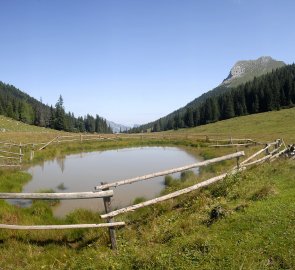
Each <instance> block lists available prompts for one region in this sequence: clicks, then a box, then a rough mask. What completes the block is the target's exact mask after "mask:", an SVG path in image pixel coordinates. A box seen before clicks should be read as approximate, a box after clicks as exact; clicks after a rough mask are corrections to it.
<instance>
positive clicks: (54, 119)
mask: <svg viewBox="0 0 295 270" xmlns="http://www.w3.org/2000/svg"><path fill="white" fill-rule="evenodd" d="M0 114H1V115H4V116H7V117H11V118H13V119H15V120H19V121H22V122H24V123H27V124H31V125H36V126H40V127H47V128H52V129H57V130H65V131H71V132H84V131H86V132H99V133H111V132H112V130H111V129H110V127H109V126H108V124H107V122H106V120H105V119H103V118H101V117H99V116H98V115H96V117H93V116H91V115H89V114H88V115H87V116H85V117H78V118H76V117H75V116H74V114H73V113H71V112H68V113H66V112H65V108H64V103H63V98H62V96H60V97H59V99H58V101H57V103H56V104H55V107H53V106H48V105H45V104H43V103H42V102H41V101H38V100H36V99H34V98H32V97H30V96H29V95H27V94H25V93H24V92H22V91H20V90H19V89H17V88H15V87H14V86H12V85H9V84H5V83H3V82H0Z"/></svg>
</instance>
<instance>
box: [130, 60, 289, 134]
mask: <svg viewBox="0 0 295 270" xmlns="http://www.w3.org/2000/svg"><path fill="white" fill-rule="evenodd" d="M294 104H295V65H294V64H292V65H287V66H284V67H282V68H279V69H276V70H273V71H272V72H271V73H268V74H266V75H263V76H261V77H258V78H256V77H255V78H254V80H252V81H250V82H247V83H245V84H242V85H240V86H238V87H235V88H229V89H228V90H227V91H226V92H222V93H220V94H218V93H215V94H214V95H213V96H210V97H208V98H206V99H205V100H204V101H203V102H201V103H200V104H191V105H190V106H187V107H186V109H185V110H183V109H181V110H178V111H177V112H176V113H172V114H170V115H168V116H166V117H163V118H160V119H159V120H157V121H155V122H152V123H148V124H146V125H142V126H140V127H138V128H134V129H132V130H130V131H129V132H147V131H149V130H150V131H152V132H157V131H164V130H171V129H179V128H188V127H195V126H199V125H204V124H208V123H213V122H216V121H220V120H225V119H229V118H233V117H236V116H243V115H248V114H254V113H260V112H267V111H273V110H280V109H283V108H290V107H293V106H294Z"/></svg>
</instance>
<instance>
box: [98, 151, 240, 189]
mask: <svg viewBox="0 0 295 270" xmlns="http://www.w3.org/2000/svg"><path fill="white" fill-rule="evenodd" d="M243 155H245V153H244V152H243V151H241V152H237V153H233V154H229V155H225V156H222V157H218V158H212V159H209V160H205V161H202V162H197V163H193V164H190V165H187V166H183V167H178V168H174V169H170V170H166V171H161V172H157V173H151V174H147V175H143V176H138V177H134V178H130V179H125V180H120V181H116V182H113V183H109V184H104V185H100V186H96V187H95V189H96V190H102V189H105V188H110V187H118V186H121V185H127V184H132V183H135V182H138V181H143V180H148V179H154V178H155V177H158V176H164V175H168V174H173V173H177V172H182V171H186V170H189V169H192V168H196V167H203V166H208V165H210V164H214V163H217V162H221V161H225V160H229V159H233V158H238V157H241V156H243Z"/></svg>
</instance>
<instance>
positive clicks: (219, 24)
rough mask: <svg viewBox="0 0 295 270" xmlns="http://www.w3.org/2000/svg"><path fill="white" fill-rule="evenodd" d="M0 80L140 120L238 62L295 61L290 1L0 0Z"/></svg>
mask: <svg viewBox="0 0 295 270" xmlns="http://www.w3.org/2000/svg"><path fill="white" fill-rule="evenodd" d="M0 10H1V15H0V80H1V81H3V82H5V83H10V84H13V85H15V86H16V87H18V88H19V89H21V90H23V91H24V92H27V93H28V94H30V95H32V96H33V97H35V98H37V99H40V97H42V100H43V102H44V103H48V104H53V105H54V104H55V103H56V101H57V99H58V97H59V94H61V95H62V96H63V98H64V101H65V107H66V110H67V111H69V110H70V111H72V112H74V113H75V115H76V116H79V115H82V116H83V115H86V114H87V113H90V114H93V115H95V114H99V115H100V116H103V117H105V118H107V119H108V120H112V121H115V122H117V123H122V124H129V125H132V124H135V123H136V124H141V123H146V122H149V121H152V120H156V119H158V118H159V117H162V116H165V115H166V114H168V113H170V112H172V111H174V110H175V109H178V108H179V107H182V106H184V105H186V104H187V103H188V102H189V101H191V100H193V99H194V98H196V97H198V96H199V95H201V94H202V93H204V92H206V91H208V90H210V89H212V88H213V87H215V86H217V85H218V84H219V83H220V82H221V81H222V80H223V79H224V78H225V77H226V76H227V75H228V72H229V70H230V68H231V67H232V66H233V65H234V63H235V62H236V61H238V60H246V59H256V58H258V57H260V56H262V55H269V56H272V57H273V58H275V59H278V60H283V61H285V62H286V63H293V62H294V52H295V34H294V26H295V19H294V12H295V1H293V0H289V1H288V0H281V1H278V0H277V1H273V0H206V1H205V0H199V1H198V0H132V1H129V0H116V1H115V0H105V1H102V0H101V1H100V0H84V1H82V0H79V1H76V0H68V1H66V0H50V1H49V0H48V1H45V0H43V1H40V0H34V1H33V0H26V1H23V0H18V1H17V0H0Z"/></svg>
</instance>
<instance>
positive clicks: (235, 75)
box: [221, 56, 285, 87]
mask: <svg viewBox="0 0 295 270" xmlns="http://www.w3.org/2000/svg"><path fill="white" fill-rule="evenodd" d="M284 65H285V63H284V62H282V61H277V60H275V59H273V58H272V57H270V56H261V57H259V58H258V59H256V60H241V61H238V62H237V63H236V64H235V65H234V66H233V67H232V69H231V70H230V73H229V75H228V76H227V78H226V79H224V80H223V82H222V84H221V85H224V86H226V87H235V86H237V85H239V84H241V83H244V82H247V81H250V80H251V79H253V77H254V76H261V75H263V74H265V73H267V72H271V71H272V70H273V69H276V68H279V67H282V66H284Z"/></svg>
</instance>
